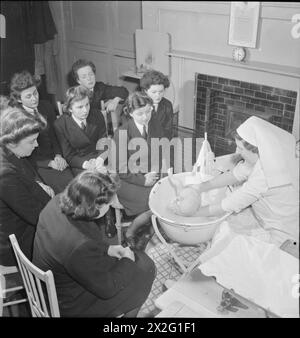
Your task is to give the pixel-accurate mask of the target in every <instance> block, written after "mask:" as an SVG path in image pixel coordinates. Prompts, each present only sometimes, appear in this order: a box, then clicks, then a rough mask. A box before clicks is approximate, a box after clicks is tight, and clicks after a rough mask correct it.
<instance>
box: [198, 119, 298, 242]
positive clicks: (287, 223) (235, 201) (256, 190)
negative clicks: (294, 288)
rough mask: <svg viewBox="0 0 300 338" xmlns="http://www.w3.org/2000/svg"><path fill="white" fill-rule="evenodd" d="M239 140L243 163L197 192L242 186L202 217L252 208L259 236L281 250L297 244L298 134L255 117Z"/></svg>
mask: <svg viewBox="0 0 300 338" xmlns="http://www.w3.org/2000/svg"><path fill="white" fill-rule="evenodd" d="M235 141H236V145H237V150H236V152H237V153H239V154H240V156H241V157H242V158H243V161H241V162H239V163H238V164H237V165H236V166H235V167H234V169H233V170H232V171H229V172H226V173H224V174H222V175H219V176H217V177H216V178H214V179H213V180H211V181H208V182H204V183H201V184H200V185H197V186H194V188H196V189H197V190H198V192H199V193H202V192H205V191H209V190H211V189H215V188H219V187H222V186H226V185H236V184H238V185H239V187H238V188H237V189H235V190H234V191H233V193H232V194H230V195H229V196H227V197H226V198H225V199H224V200H222V201H221V203H218V204H215V205H210V206H207V207H202V208H200V209H201V213H202V214H203V216H213V215H218V214H221V213H224V211H226V212H234V213H239V212H241V211H242V210H244V209H245V208H247V207H250V209H251V210H252V211H253V214H254V216H255V218H256V220H257V221H258V224H259V226H260V229H259V230H260V231H259V232H257V233H260V234H261V233H262V232H264V233H265V235H266V234H267V236H265V237H264V238H265V239H266V238H267V241H268V242H271V243H274V244H276V245H277V246H280V245H281V244H282V243H283V242H284V241H286V240H287V239H290V240H292V241H294V242H298V240H299V158H297V157H296V140H295V138H294V136H293V135H292V134H290V133H288V132H287V131H285V130H283V129H281V128H279V127H277V126H275V125H273V124H271V123H269V122H267V121H265V120H263V119H260V118H258V117H255V116H252V117H250V118H249V119H247V120H246V121H245V122H244V123H243V124H241V125H240V127H238V129H237V131H236V135H235ZM241 227H243V225H241ZM245 228H247V224H245ZM252 233H253V235H255V231H252Z"/></svg>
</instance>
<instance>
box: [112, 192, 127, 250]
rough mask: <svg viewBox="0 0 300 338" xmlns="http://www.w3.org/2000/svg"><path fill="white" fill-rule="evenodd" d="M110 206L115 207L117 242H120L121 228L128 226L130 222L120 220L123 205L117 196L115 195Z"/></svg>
mask: <svg viewBox="0 0 300 338" xmlns="http://www.w3.org/2000/svg"><path fill="white" fill-rule="evenodd" d="M111 207H112V208H114V209H115V215H116V224H115V225H116V229H117V235H118V243H119V244H122V228H124V227H128V226H129V225H130V224H131V222H123V221H122V209H124V207H123V205H122V204H121V203H120V202H119V199H118V197H117V196H116V198H115V200H114V202H113V203H112V204H111Z"/></svg>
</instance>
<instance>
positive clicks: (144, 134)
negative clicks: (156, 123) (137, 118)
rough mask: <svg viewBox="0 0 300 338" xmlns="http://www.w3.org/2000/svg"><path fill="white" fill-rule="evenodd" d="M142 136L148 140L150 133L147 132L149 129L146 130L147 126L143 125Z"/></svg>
mask: <svg viewBox="0 0 300 338" xmlns="http://www.w3.org/2000/svg"><path fill="white" fill-rule="evenodd" d="M142 136H143V138H144V139H145V140H147V137H148V134H147V130H146V126H145V125H143V133H142Z"/></svg>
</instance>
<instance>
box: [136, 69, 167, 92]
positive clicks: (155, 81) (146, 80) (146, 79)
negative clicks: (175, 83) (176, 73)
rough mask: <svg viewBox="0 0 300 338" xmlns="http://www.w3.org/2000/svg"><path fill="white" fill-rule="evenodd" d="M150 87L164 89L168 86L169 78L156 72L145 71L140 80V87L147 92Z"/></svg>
mask: <svg viewBox="0 0 300 338" xmlns="http://www.w3.org/2000/svg"><path fill="white" fill-rule="evenodd" d="M152 85H163V86H164V88H168V87H169V86H170V81H169V78H168V77H167V76H166V75H164V74H163V73H162V72H159V71H158V70H149V71H147V72H146V73H145V74H144V75H143V77H142V78H141V80H140V87H141V89H143V90H148V89H149V88H150V87H151V86H152Z"/></svg>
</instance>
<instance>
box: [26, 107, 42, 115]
mask: <svg viewBox="0 0 300 338" xmlns="http://www.w3.org/2000/svg"><path fill="white" fill-rule="evenodd" d="M22 107H23V108H24V109H25V110H26V111H27V112H28V113H30V114H32V115H34V114H38V113H39V111H38V109H37V108H34V109H32V108H29V107H26V106H23V105H22Z"/></svg>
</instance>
